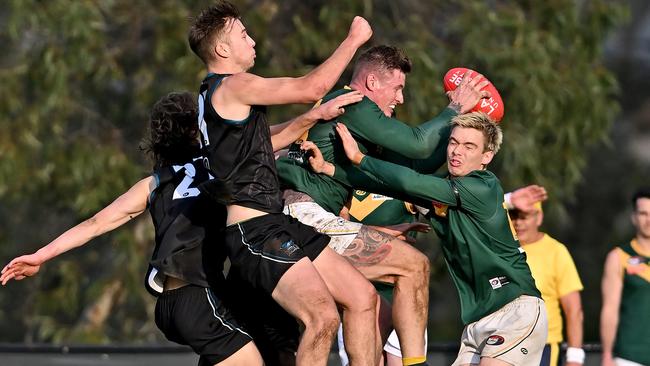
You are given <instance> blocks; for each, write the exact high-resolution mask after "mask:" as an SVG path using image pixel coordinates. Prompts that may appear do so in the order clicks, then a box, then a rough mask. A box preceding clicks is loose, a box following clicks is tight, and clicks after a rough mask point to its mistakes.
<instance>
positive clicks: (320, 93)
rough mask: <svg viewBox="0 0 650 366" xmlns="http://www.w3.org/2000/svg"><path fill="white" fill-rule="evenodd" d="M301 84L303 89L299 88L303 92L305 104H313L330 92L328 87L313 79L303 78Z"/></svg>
mask: <svg viewBox="0 0 650 366" xmlns="http://www.w3.org/2000/svg"><path fill="white" fill-rule="evenodd" d="M301 84H303V85H302V86H303V87H301V88H300V90H302V91H303V97H304V98H305V100H304V102H305V103H314V102H316V101H318V100H320V99H321V98H323V97H324V96H325V94H327V92H328V91H329V90H330V85H328V84H327V83H325V82H323V81H322V80H316V79H315V78H309V77H303V78H302V80H301Z"/></svg>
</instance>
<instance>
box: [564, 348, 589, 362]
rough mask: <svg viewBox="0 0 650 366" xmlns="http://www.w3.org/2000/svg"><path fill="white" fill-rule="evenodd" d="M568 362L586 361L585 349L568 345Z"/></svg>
mask: <svg viewBox="0 0 650 366" xmlns="http://www.w3.org/2000/svg"><path fill="white" fill-rule="evenodd" d="M566 362H575V363H579V364H583V363H585V350H583V349H582V348H577V347H568V348H567V349H566Z"/></svg>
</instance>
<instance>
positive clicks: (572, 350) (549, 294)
mask: <svg viewBox="0 0 650 366" xmlns="http://www.w3.org/2000/svg"><path fill="white" fill-rule="evenodd" d="M535 208H536V209H535V210H533V211H530V212H523V211H519V210H516V209H513V210H510V211H509V213H510V217H511V219H512V223H513V225H514V227H515V231H516V232H517V236H518V237H519V242H520V243H521V245H522V246H523V248H524V250H525V251H526V255H527V259H526V261H527V262H528V266H529V267H530V270H531V272H532V273H533V278H534V279H535V284H536V285H537V288H538V289H539V290H540V291H541V292H542V298H543V299H544V302H545V303H546V312H547V315H548V339H547V344H546V347H545V348H544V353H543V355H542V361H541V363H540V365H542V366H556V365H558V360H559V353H560V352H559V351H560V343H561V342H562V341H563V337H562V315H561V313H560V307H561V309H562V312H564V317H565V321H566V325H567V326H566V334H567V344H568V348H567V352H566V364H567V365H568V366H577V365H582V364H583V363H584V359H585V352H584V350H583V349H582V322H583V314H582V302H581V299H580V291H581V290H582V288H583V287H582V282H581V281H580V276H579V275H578V271H577V270H576V266H575V264H574V263H573V259H572V258H571V254H569V251H568V250H567V248H566V246H564V244H562V243H560V242H558V241H557V240H555V239H553V238H552V237H551V236H549V235H548V234H546V233H544V232H542V231H540V230H539V229H540V226H541V225H542V222H543V221H544V212H543V210H542V204H541V202H538V203H537V204H535Z"/></svg>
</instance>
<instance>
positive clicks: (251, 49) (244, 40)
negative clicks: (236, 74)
mask: <svg viewBox="0 0 650 366" xmlns="http://www.w3.org/2000/svg"><path fill="white" fill-rule="evenodd" d="M230 22H231V24H227V25H226V27H227V28H226V29H228V35H227V36H228V45H229V46H230V54H231V57H232V61H233V62H234V63H235V64H236V65H238V66H240V67H241V69H242V71H246V70H248V69H250V68H251V67H253V65H254V64H255V41H253V38H251V36H249V35H248V33H247V32H246V27H244V24H243V23H242V22H241V20H239V19H233V20H231V21H230Z"/></svg>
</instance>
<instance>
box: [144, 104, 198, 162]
mask: <svg viewBox="0 0 650 366" xmlns="http://www.w3.org/2000/svg"><path fill="white" fill-rule="evenodd" d="M198 135H199V128H198V110H197V107H196V97H195V96H194V95H193V94H191V93H188V92H173V93H169V94H167V95H166V96H164V97H162V98H160V100H158V101H157V102H156V104H154V106H153V108H152V109H151V116H150V117H149V134H148V136H147V137H145V138H144V140H143V141H142V143H141V144H140V148H141V149H142V150H143V151H144V152H145V153H146V154H147V155H149V156H150V158H151V159H152V160H153V162H154V166H155V167H160V166H165V165H172V164H184V163H186V162H187V161H189V160H191V159H192V158H194V157H197V156H199V153H200V146H199V140H198Z"/></svg>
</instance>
